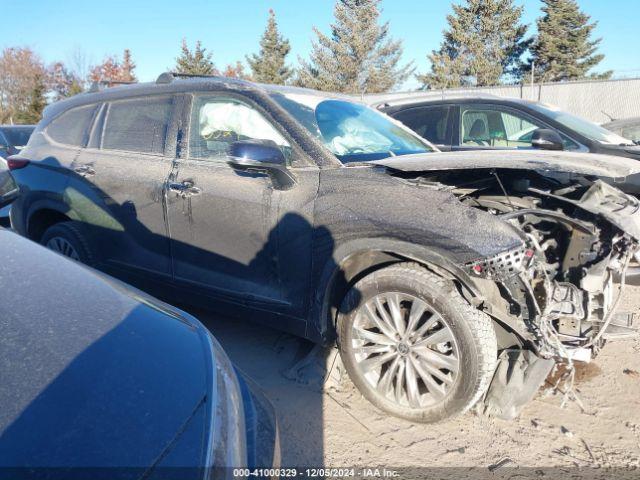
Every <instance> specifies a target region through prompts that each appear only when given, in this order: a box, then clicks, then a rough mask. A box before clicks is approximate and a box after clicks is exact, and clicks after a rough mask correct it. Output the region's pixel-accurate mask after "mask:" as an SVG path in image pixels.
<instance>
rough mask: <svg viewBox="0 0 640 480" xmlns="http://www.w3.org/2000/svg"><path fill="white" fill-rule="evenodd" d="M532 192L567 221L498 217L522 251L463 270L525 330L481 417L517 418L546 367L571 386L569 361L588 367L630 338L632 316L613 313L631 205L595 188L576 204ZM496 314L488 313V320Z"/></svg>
mask: <svg viewBox="0 0 640 480" xmlns="http://www.w3.org/2000/svg"><path fill="white" fill-rule="evenodd" d="M536 193H537V194H538V195H540V196H542V197H544V196H547V197H552V200H554V201H559V202H561V203H564V204H566V205H567V207H568V208H567V209H565V212H567V211H569V210H571V211H572V212H574V215H572V217H568V215H566V213H560V212H559V211H558V210H556V211H548V212H546V211H545V210H544V209H537V210H534V209H528V210H527V209H521V210H519V211H516V212H510V213H508V214H505V215H503V217H504V218H505V219H506V220H507V221H509V222H510V223H513V224H514V225H515V226H517V227H518V228H520V229H521V230H522V232H523V233H524V235H525V237H526V240H525V242H524V245H523V246H522V247H521V248H520V249H518V250H517V251H511V252H506V253H503V254H501V255H498V256H496V257H494V258H490V259H482V260H479V261H477V262H472V263H470V264H468V265H466V268H467V269H468V271H469V274H470V275H472V276H475V277H477V278H479V279H482V280H484V281H487V280H488V281H491V282H494V283H496V285H498V291H500V292H506V295H505V294H504V293H503V295H502V296H503V301H504V300H506V301H507V303H508V304H510V307H509V308H508V312H507V315H503V316H502V317H503V318H502V319H501V320H504V319H505V317H509V316H510V317H517V320H514V319H513V318H510V319H509V318H507V322H506V323H509V321H510V322H511V324H512V325H513V324H515V323H520V324H521V325H523V326H522V327H521V330H520V331H522V330H525V331H526V340H525V341H524V342H523V345H521V346H520V347H519V348H506V349H504V350H503V351H502V353H501V355H500V357H499V359H498V366H497V368H496V372H495V375H494V378H493V381H492V383H491V385H490V387H489V390H488V392H487V394H486V397H485V406H484V409H485V412H486V413H488V414H491V415H494V416H498V417H500V418H505V419H511V418H514V417H515V416H517V414H518V413H519V410H520V408H522V406H524V405H525V404H526V403H528V402H529V401H530V400H531V399H532V398H533V396H534V395H535V394H536V392H537V391H538V389H539V387H540V385H541V384H542V383H543V382H544V381H545V379H546V378H547V376H548V374H549V373H550V372H551V370H552V369H553V367H554V365H556V364H558V363H565V364H566V365H567V366H568V369H567V371H568V372H570V375H569V376H568V378H570V380H571V382H572V379H573V362H574V361H585V362H588V361H590V360H591V358H592V357H593V356H594V355H596V354H597V353H598V351H599V350H600V349H601V348H602V347H603V346H604V344H605V342H606V341H608V340H619V339H625V338H630V337H635V336H637V334H638V329H637V327H638V325H637V323H638V322H637V321H636V316H634V315H632V314H624V313H623V314H616V309H617V306H618V304H619V301H620V298H621V297H622V292H623V290H624V284H625V276H626V273H627V270H628V268H629V265H630V263H631V262H632V260H633V259H634V258H636V257H637V256H638V255H637V254H638V240H639V239H640V205H639V203H638V200H637V199H635V198H634V197H631V196H628V195H626V194H624V193H622V192H620V191H619V190H617V189H615V188H614V187H611V186H610V185H608V184H605V183H604V182H601V181H596V182H594V183H593V184H592V185H591V186H590V187H589V188H588V189H587V190H586V192H585V193H584V194H583V195H582V197H581V198H580V199H577V200H575V199H570V198H565V197H562V196H561V195H558V194H556V193H550V192H545V191H537V192H536ZM546 215H548V217H547V216H546ZM559 215H562V216H566V218H562V217H559ZM552 222H561V223H563V224H564V225H565V227H566V228H565V229H564V230H563V232H565V233H566V237H564V238H562V239H561V238H559V237H558V234H557V232H553V233H554V234H555V235H551V234H550V230H549V225H550V224H551V223H552ZM560 244H562V249H560V247H559V245H560ZM560 250H562V252H564V254H563V255H562V256H558V255H557V253H558V251H560ZM551 253H553V254H554V255H556V256H554V255H551ZM615 279H618V280H619V282H618V285H616V284H615V283H616V282H614V280H615ZM504 297H506V298H504ZM498 311H500V307H495V306H494V307H493V309H492V311H489V312H488V313H490V314H492V313H496V312H498ZM570 387H571V385H569V386H567V385H565V386H564V390H565V391H567V390H569V389H570Z"/></svg>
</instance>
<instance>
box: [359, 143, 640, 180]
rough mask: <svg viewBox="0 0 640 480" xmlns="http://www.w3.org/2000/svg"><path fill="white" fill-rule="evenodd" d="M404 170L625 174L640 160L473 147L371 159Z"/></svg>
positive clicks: (635, 169) (639, 165) (639, 166)
mask: <svg viewBox="0 0 640 480" xmlns="http://www.w3.org/2000/svg"><path fill="white" fill-rule="evenodd" d="M371 163H373V164H377V165H383V166H385V167H388V168H392V169H394V170H401V171H405V172H421V171H437V170H465V169H477V168H504V169H523V170H536V171H543V172H544V171H547V172H563V173H577V174H582V175H595V176H598V177H604V178H624V177H628V176H629V175H633V174H635V173H640V163H638V161H637V160H632V159H630V158H625V157H613V156H610V155H600V154H595V153H577V152H552V151H544V150H474V151H470V152H435V153H421V154H415V155H403V156H400V157H390V158H385V159H383V160H376V161H373V162H371Z"/></svg>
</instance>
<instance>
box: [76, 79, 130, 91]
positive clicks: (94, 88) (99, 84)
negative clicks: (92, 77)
mask: <svg viewBox="0 0 640 480" xmlns="http://www.w3.org/2000/svg"><path fill="white" fill-rule="evenodd" d="M134 83H138V82H133V81H126V80H100V81H98V82H93V83H92V84H91V87H90V88H89V90H88V93H95V92H99V91H100V90H101V87H109V86H111V85H133V84H134Z"/></svg>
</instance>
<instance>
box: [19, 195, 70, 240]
mask: <svg viewBox="0 0 640 480" xmlns="http://www.w3.org/2000/svg"><path fill="white" fill-rule="evenodd" d="M78 219H79V218H78V217H77V215H75V214H74V212H73V211H71V210H70V209H69V208H68V207H67V206H66V205H64V204H62V203H60V202H57V201H55V200H39V201H37V202H34V203H33V204H32V205H31V206H30V208H29V210H28V212H27V216H26V225H25V228H26V236H27V237H28V238H30V239H31V240H33V241H35V242H39V241H40V239H41V238H42V235H43V234H44V232H45V231H46V230H47V229H48V228H50V227H52V226H53V225H55V224H57V223H60V222H68V221H70V220H78Z"/></svg>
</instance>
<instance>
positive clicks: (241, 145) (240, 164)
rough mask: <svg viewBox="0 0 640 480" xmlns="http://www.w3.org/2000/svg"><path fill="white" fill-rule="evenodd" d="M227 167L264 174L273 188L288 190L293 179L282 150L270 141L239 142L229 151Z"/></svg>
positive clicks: (232, 145)
mask: <svg viewBox="0 0 640 480" xmlns="http://www.w3.org/2000/svg"><path fill="white" fill-rule="evenodd" d="M228 163H229V165H231V166H232V167H233V168H235V169H236V170H242V171H246V172H260V173H266V174H268V175H269V176H270V177H271V180H272V181H273V184H274V187H275V188H277V189H279V190H288V189H289V188H291V187H292V186H293V185H294V184H295V178H294V176H293V175H292V174H291V172H289V170H288V169H287V167H286V160H285V158H284V154H283V153H282V150H281V149H280V147H278V145H276V143H275V142H274V141H272V140H241V141H238V142H233V143H232V144H231V148H230V149H229V162H228Z"/></svg>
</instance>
